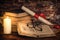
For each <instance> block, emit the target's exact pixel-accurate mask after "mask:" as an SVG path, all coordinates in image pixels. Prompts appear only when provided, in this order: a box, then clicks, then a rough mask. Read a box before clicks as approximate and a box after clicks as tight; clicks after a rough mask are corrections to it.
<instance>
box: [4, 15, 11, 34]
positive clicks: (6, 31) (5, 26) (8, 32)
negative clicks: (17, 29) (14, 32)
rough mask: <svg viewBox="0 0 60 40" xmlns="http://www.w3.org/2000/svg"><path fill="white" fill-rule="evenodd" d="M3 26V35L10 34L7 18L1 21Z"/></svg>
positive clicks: (9, 24) (9, 20) (9, 23)
mask: <svg viewBox="0 0 60 40" xmlns="http://www.w3.org/2000/svg"><path fill="white" fill-rule="evenodd" d="M3 25H4V34H10V33H11V19H10V18H9V17H8V16H7V17H6V18H4V20H3Z"/></svg>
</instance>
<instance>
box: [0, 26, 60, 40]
mask: <svg viewBox="0 0 60 40" xmlns="http://www.w3.org/2000/svg"><path fill="white" fill-rule="evenodd" d="M56 35H57V36H55V37H45V38H32V37H26V36H21V35H18V33H17V32H16V33H12V34H9V35H7V34H3V30H2V27H1V25H0V40H60V32H58V33H56Z"/></svg>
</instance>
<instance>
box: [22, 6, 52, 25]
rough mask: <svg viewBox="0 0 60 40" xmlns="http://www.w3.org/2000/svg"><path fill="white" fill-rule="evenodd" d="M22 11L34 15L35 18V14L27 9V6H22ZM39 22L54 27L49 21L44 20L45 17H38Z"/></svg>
mask: <svg viewBox="0 0 60 40" xmlns="http://www.w3.org/2000/svg"><path fill="white" fill-rule="evenodd" d="M21 9H22V10H24V11H25V12H27V13H28V14H30V15H32V16H35V15H36V14H35V12H33V11H31V10H30V9H28V8H27V7H25V6H22V8H21ZM37 16H38V15H37ZM38 20H40V21H41V22H43V23H45V24H47V25H53V24H52V23H51V22H49V21H48V20H46V19H44V18H43V17H40V16H39V17H38Z"/></svg>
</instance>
